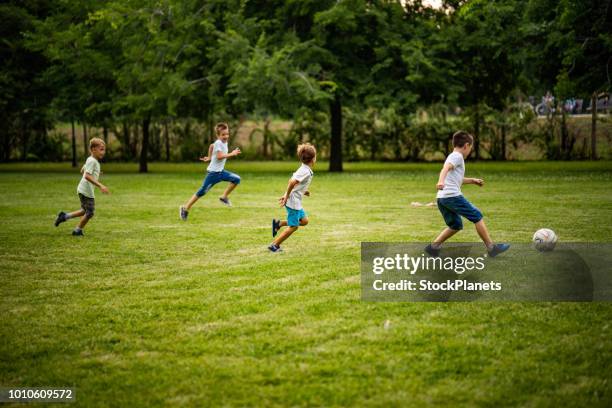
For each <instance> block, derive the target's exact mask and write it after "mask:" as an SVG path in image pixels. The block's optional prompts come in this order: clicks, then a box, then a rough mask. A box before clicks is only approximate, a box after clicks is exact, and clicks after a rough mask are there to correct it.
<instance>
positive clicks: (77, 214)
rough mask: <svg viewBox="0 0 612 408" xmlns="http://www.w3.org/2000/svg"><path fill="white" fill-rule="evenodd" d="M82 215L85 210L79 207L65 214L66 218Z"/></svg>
mask: <svg viewBox="0 0 612 408" xmlns="http://www.w3.org/2000/svg"><path fill="white" fill-rule="evenodd" d="M83 215H85V210H84V209H82V208H81V209H80V210H76V211H73V212H71V213H68V214H66V219H70V218H77V217H82V216H83Z"/></svg>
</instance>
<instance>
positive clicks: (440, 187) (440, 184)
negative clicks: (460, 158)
mask: <svg viewBox="0 0 612 408" xmlns="http://www.w3.org/2000/svg"><path fill="white" fill-rule="evenodd" d="M454 168H455V166H453V165H452V164H450V163H445V164H444V167H442V170H440V177H438V184H436V188H437V189H438V190H443V189H444V182H445V181H446V176H447V175H448V172H449V171H451V170H452V169H454Z"/></svg>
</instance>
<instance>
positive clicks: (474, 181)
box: [463, 177, 484, 187]
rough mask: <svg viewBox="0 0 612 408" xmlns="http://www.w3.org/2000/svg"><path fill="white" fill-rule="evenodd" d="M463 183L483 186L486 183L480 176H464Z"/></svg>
mask: <svg viewBox="0 0 612 408" xmlns="http://www.w3.org/2000/svg"><path fill="white" fill-rule="evenodd" d="M463 184H476V185H478V186H480V187H482V186H483V184H484V180H483V179H479V178H471V177H464V178H463Z"/></svg>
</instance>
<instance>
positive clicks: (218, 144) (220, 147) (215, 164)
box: [207, 139, 227, 171]
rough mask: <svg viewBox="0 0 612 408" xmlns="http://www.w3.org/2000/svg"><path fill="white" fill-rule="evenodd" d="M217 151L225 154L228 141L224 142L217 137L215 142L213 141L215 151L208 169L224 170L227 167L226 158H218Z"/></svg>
mask: <svg viewBox="0 0 612 408" xmlns="http://www.w3.org/2000/svg"><path fill="white" fill-rule="evenodd" d="M217 152H221V153H223V154H227V143H223V141H222V140H221V139H217V140H216V141H215V143H213V152H212V157H211V158H210V164H209V165H208V168H207V170H208V171H223V168H224V167H225V161H226V160H227V158H225V159H221V160H219V159H217Z"/></svg>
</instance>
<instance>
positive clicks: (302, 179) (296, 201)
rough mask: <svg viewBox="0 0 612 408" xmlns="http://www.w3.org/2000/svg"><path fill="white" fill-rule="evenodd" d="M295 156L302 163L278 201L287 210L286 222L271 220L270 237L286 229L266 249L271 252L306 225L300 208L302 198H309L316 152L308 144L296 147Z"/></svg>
mask: <svg viewBox="0 0 612 408" xmlns="http://www.w3.org/2000/svg"><path fill="white" fill-rule="evenodd" d="M297 155H298V157H299V158H300V161H301V162H302V165H301V166H300V168H299V169H297V170H296V172H295V173H293V175H292V176H291V179H289V184H288V185H287V191H286V192H285V194H284V195H283V196H282V197H281V198H279V199H278V202H279V203H280V206H281V207H283V206H284V207H285V209H286V210H287V221H281V220H276V219H273V220H272V237H276V234H278V230H279V229H281V227H287V229H286V230H284V231H283V232H282V233H281V234H280V235H279V236H278V237H276V239H274V241H272V243H271V244H270V246H269V247H268V249H269V250H270V251H271V252H279V251H282V249H281V247H280V245H281V244H282V243H283V241H285V240H286V239H287V238H289V237H290V236H291V234H293V233H294V232H295V231H297V229H298V227H300V226H302V227H303V226H306V225H308V217H307V216H306V212H305V211H304V208H303V207H302V198H303V196H310V192H309V191H308V186H310V182H311V181H312V176H313V172H312V168H313V167H314V165H315V163H316V161H317V150H316V149H315V147H314V146H313V145H311V144H310V143H304V144H301V145H299V146H298V149H297Z"/></svg>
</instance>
